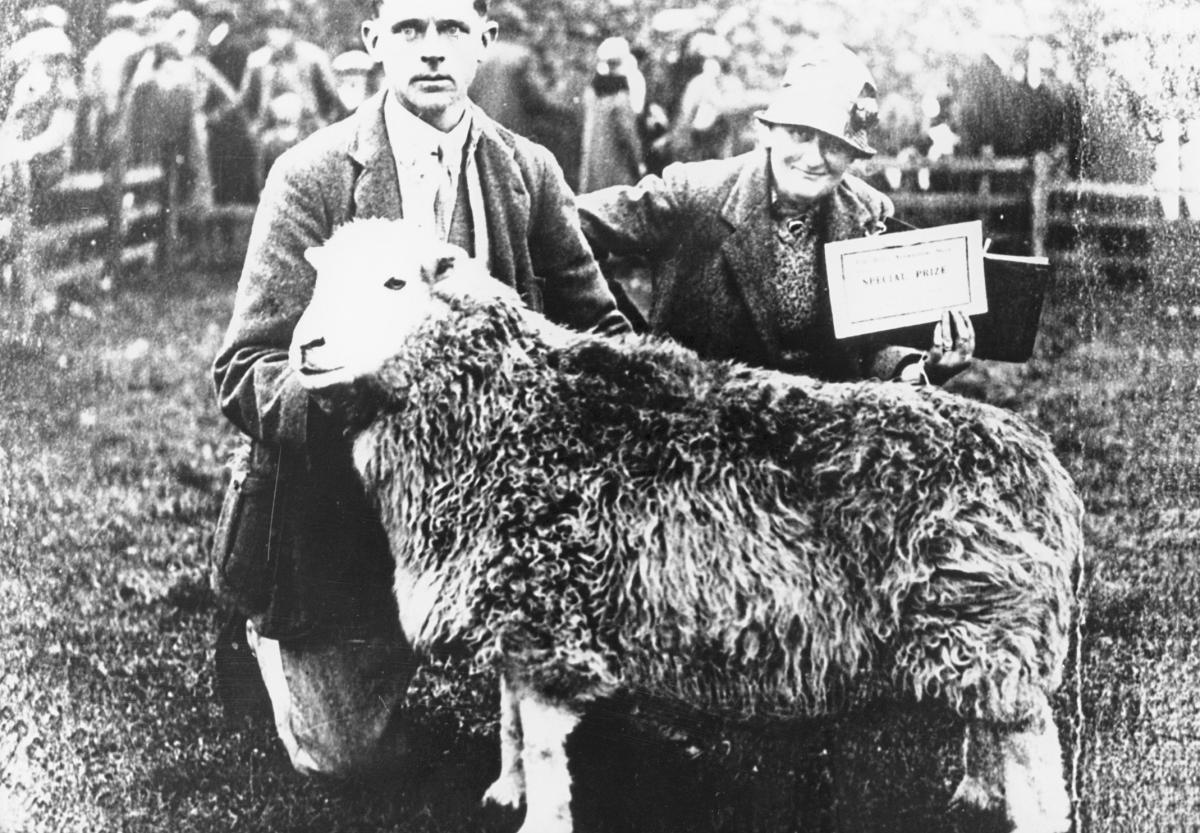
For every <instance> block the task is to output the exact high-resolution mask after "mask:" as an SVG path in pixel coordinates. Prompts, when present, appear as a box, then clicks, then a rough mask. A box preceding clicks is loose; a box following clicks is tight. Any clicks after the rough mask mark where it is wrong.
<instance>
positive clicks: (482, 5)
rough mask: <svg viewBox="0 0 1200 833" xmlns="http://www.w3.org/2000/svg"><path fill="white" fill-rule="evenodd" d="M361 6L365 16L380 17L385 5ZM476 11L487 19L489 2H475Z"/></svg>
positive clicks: (378, 0) (376, 0)
mask: <svg viewBox="0 0 1200 833" xmlns="http://www.w3.org/2000/svg"><path fill="white" fill-rule="evenodd" d="M359 5H360V6H361V7H362V10H363V14H366V15H370V16H371V17H377V16H378V15H379V7H380V6H382V5H383V0H359ZM474 5H475V11H477V12H479V15H480V16H481V17H487V13H488V0H475V3H474Z"/></svg>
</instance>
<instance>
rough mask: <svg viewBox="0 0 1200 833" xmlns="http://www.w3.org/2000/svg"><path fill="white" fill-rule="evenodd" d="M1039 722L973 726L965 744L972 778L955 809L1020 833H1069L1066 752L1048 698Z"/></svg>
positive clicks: (965, 781) (957, 793)
mask: <svg viewBox="0 0 1200 833" xmlns="http://www.w3.org/2000/svg"><path fill="white" fill-rule="evenodd" d="M1039 699H1040V701H1041V702H1040V704H1039V705H1038V707H1037V710H1036V711H1035V713H1034V716H1033V719H1032V720H1030V721H1029V723H1027V724H1025V725H1022V726H1021V727H1020V728H1016V729H1014V728H1011V727H1005V726H1001V725H995V724H983V723H972V724H970V725H968V727H967V733H966V737H965V738H964V740H963V764H964V767H965V769H966V773H965V774H964V776H963V780H962V783H960V784H959V785H958V789H957V790H956V791H955V793H954V799H953V803H954V804H955V805H956V806H958V807H960V808H963V809H972V810H978V811H981V812H985V813H989V814H997V815H998V814H1001V813H1002V814H1003V816H1004V818H1005V820H1006V821H1007V822H1008V824H1009V826H1010V828H1011V829H1012V830H1014V831H1016V833H1065V831H1066V830H1068V829H1069V828H1070V826H1071V802H1070V799H1069V798H1068V797H1067V788H1066V783H1065V782H1064V780H1063V771H1062V766H1063V764H1062V747H1061V746H1060V745H1059V741H1058V729H1057V727H1055V725H1054V715H1053V713H1052V711H1051V709H1050V703H1049V702H1048V701H1047V700H1046V698H1045V696H1044V695H1041V696H1040V697H1039Z"/></svg>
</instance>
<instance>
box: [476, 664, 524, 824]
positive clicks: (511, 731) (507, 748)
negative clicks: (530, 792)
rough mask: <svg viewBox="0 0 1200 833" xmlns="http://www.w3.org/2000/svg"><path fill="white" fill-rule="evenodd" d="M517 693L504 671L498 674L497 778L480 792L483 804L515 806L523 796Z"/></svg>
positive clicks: (519, 717) (518, 698) (515, 807)
mask: <svg viewBox="0 0 1200 833" xmlns="http://www.w3.org/2000/svg"><path fill="white" fill-rule="evenodd" d="M519 703H520V696H519V694H518V693H517V691H516V689H515V688H514V686H513V683H512V680H511V679H510V678H509V676H508V675H507V674H501V675H500V777H498V778H497V779H496V780H495V781H494V782H492V785H491V786H490V787H488V788H487V792H485V793H484V794H483V802H484V803H485V804H498V805H500V806H501V807H508V808H510V809H513V810H515V809H517V808H518V807H520V806H521V802H522V801H523V800H524V799H525V771H524V769H522V768H521V747H522V745H523V740H522V737H521V713H520V709H519V707H518V706H519Z"/></svg>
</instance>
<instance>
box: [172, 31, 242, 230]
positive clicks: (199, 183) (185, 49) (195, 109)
mask: <svg viewBox="0 0 1200 833" xmlns="http://www.w3.org/2000/svg"><path fill="white" fill-rule="evenodd" d="M166 25H167V37H168V40H169V43H170V44H171V46H172V47H173V48H174V53H175V54H174V55H173V56H172V57H170V58H168V59H167V60H166V61H164V62H163V64H162V65H161V66H160V67H159V69H158V73H159V83H160V85H161V86H162V89H163V90H164V92H165V91H167V90H175V89H177V90H178V91H179V94H180V95H183V96H185V97H186V99H187V104H186V106H187V108H188V110H189V111H190V119H189V120H188V124H187V127H186V135H184V136H182V137H181V144H180V147H179V148H178V150H179V151H180V155H181V156H182V157H183V160H184V163H183V171H182V176H181V177H180V185H181V190H182V192H183V197H184V200H183V205H184V206H185V207H186V208H188V209H189V210H191V211H193V212H204V211H208V210H210V209H211V208H212V207H213V204H214V195H213V181H212V167H211V163H210V158H209V125H210V124H211V123H214V122H220V121H221V120H223V119H224V118H226V117H228V115H229V114H230V113H232V112H233V111H234V110H235V109H236V108H237V104H238V97H237V91H236V90H235V89H234V88H233V86H232V85H231V84H230V83H229V82H228V81H227V80H226V79H225V76H224V75H222V74H221V73H220V72H218V71H217V69H216V68H215V67H214V66H213V65H212V64H211V63H209V61H208V59H207V58H205V57H204V56H203V55H200V54H197V51H196V50H197V49H198V48H199V46H200V31H201V23H200V19H199V18H198V17H196V15H194V14H192V13H191V12H188V11H178V12H176V13H175V14H173V15H171V17H170V18H169V19H168V21H167V24H166Z"/></svg>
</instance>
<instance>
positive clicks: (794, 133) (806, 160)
mask: <svg viewBox="0 0 1200 833" xmlns="http://www.w3.org/2000/svg"><path fill="white" fill-rule="evenodd" d="M766 143H767V147H768V148H769V149H770V153H771V176H772V178H773V179H774V182H775V192H776V193H777V194H778V195H779V197H780V198H782V199H783V200H785V201H788V202H798V203H809V202H813V201H815V200H819V199H820V198H821V197H824V196H826V195H827V194H830V193H832V192H833V190H834V189H835V188H837V187H838V184H839V183H841V181H842V177H843V176H845V174H846V169H847V168H849V167H850V163H851V162H852V161H854V152H853V151H852V150H851V149H850V147H849V146H848V145H847V144H846V143H845V142H842V141H841V140H840V139H836V138H834V137H833V136H830V135H829V134H827V133H822V132H820V131H819V130H813V129H812V128H811V127H797V126H794V125H786V124H773V125H771V126H770V129H769V130H768V131H767V139H766Z"/></svg>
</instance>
